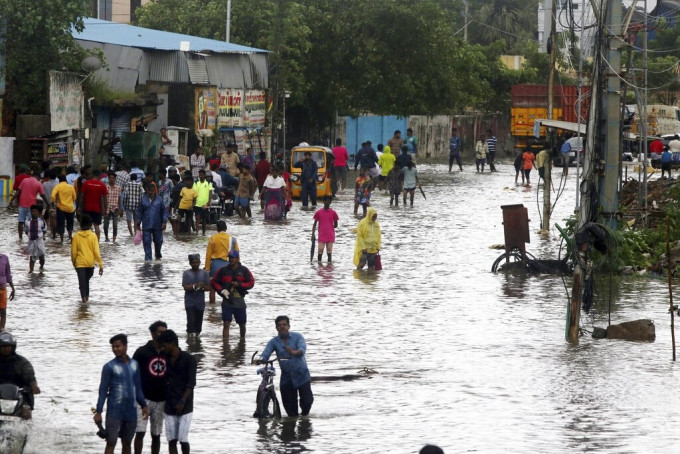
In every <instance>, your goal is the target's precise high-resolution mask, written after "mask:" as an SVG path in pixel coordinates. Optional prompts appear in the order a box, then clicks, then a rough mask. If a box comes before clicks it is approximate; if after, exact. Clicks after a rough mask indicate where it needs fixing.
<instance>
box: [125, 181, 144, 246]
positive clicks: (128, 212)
mask: <svg viewBox="0 0 680 454" xmlns="http://www.w3.org/2000/svg"><path fill="white" fill-rule="evenodd" d="M142 194H144V189H143V188H142V183H141V181H138V180H137V174H136V173H131V174H130V181H129V182H128V184H126V185H125V187H124V188H123V195H122V200H123V208H124V209H125V219H126V221H127V225H128V231H129V232H130V236H134V233H133V232H132V221H133V220H135V221H136V219H135V217H136V215H137V214H136V213H137V207H138V206H139V202H140V201H141V200H142Z"/></svg>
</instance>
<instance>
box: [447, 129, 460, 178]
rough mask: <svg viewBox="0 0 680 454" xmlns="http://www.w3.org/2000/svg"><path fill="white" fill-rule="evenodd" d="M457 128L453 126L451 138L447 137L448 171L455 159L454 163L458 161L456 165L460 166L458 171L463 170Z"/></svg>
mask: <svg viewBox="0 0 680 454" xmlns="http://www.w3.org/2000/svg"><path fill="white" fill-rule="evenodd" d="M457 133H458V129H456V128H453V129H451V138H449V172H451V168H452V167H453V161H454V159H455V161H456V163H458V167H459V168H460V171H461V172H462V171H463V164H461V162H460V148H461V142H460V137H458V135H457Z"/></svg>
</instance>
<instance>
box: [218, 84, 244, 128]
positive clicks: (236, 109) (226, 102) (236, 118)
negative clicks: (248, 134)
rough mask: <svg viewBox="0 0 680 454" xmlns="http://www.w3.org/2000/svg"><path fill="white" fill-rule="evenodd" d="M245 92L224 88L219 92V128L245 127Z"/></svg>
mask: <svg viewBox="0 0 680 454" xmlns="http://www.w3.org/2000/svg"><path fill="white" fill-rule="evenodd" d="M243 101H244V99H243V90H238V89H230V88H224V89H219V90H217V106H218V114H217V124H218V126H220V127H222V126H226V127H233V126H243V124H244V121H243Z"/></svg>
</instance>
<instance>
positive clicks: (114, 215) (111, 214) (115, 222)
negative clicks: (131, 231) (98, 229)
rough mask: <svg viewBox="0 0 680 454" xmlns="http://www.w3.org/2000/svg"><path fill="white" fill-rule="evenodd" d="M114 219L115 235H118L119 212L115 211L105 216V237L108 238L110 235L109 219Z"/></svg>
mask: <svg viewBox="0 0 680 454" xmlns="http://www.w3.org/2000/svg"><path fill="white" fill-rule="evenodd" d="M111 220H112V221H113V237H114V238H115V237H117V236H118V212H117V211H114V212H112V213H109V214H107V215H106V217H105V218H104V237H105V238H107V239H108V237H109V221H111Z"/></svg>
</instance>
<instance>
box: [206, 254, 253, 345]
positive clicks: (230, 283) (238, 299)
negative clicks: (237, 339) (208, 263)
mask: <svg viewBox="0 0 680 454" xmlns="http://www.w3.org/2000/svg"><path fill="white" fill-rule="evenodd" d="M228 257H229V265H228V266H223V267H222V268H220V269H219V270H218V271H217V273H215V275H214V276H213V278H212V280H211V285H212V287H213V288H214V289H215V291H216V292H218V293H219V294H220V295H222V322H223V327H222V338H224V339H228V338H229V325H231V320H232V318H234V319H236V324H237V325H238V326H239V331H240V335H241V339H243V338H245V337H246V302H245V296H246V295H247V294H248V290H250V289H252V288H253V285H255V279H253V275H252V274H251V273H250V270H248V268H246V267H245V266H243V265H241V261H240V260H239V253H238V251H236V250H231V251H229V254H228Z"/></svg>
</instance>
